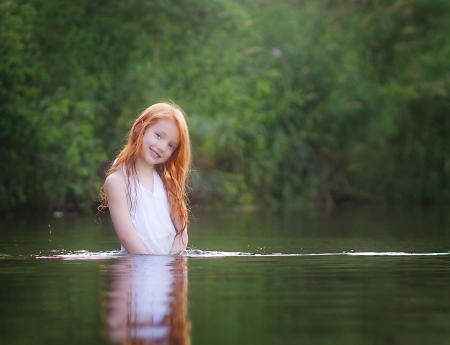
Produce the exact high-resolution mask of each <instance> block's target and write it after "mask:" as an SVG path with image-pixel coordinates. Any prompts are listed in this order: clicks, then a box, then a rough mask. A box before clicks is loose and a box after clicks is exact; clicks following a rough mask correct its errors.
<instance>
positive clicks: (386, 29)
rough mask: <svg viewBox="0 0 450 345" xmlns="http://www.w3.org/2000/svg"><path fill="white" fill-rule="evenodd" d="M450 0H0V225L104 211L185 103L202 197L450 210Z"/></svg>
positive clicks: (238, 203)
mask: <svg viewBox="0 0 450 345" xmlns="http://www.w3.org/2000/svg"><path fill="white" fill-rule="evenodd" d="M448 32H450V3H449V2H448V1H446V0H433V1H425V0H395V1H383V0H379V1H366V0H333V1H331V0H302V1H300V0H286V1H282V2H281V1H271V0H248V1H231V0H217V1H207V0H193V1H189V2H183V1H181V2H178V1H151V2H149V1H144V0H135V1H132V2H130V1H114V2H112V3H110V2H102V1H99V2H95V3H93V2H92V1H88V0H82V1H77V2H64V3H61V2H59V1H49V0H35V1H33V2H26V1H19V0H11V1H8V0H5V1H2V2H1V3H0V37H1V40H0V56H1V57H2V58H1V59H0V99H1V101H0V156H1V157H2V163H1V165H0V215H1V214H3V215H6V216H7V215H13V214H30V215H32V214H53V212H62V213H61V214H62V215H65V214H71V213H73V212H90V211H91V210H92V209H93V208H94V205H95V203H96V200H98V199H99V196H98V191H99V188H100V186H101V184H102V182H103V174H104V171H105V169H106V167H107V166H108V164H109V162H110V161H111V160H112V159H113V157H114V156H115V154H116V153H117V152H118V150H119V148H120V146H121V145H122V143H123V138H124V135H126V132H127V130H126V129H127V128H129V126H130V123H131V122H132V121H133V120H134V118H135V117H136V116H137V115H138V114H139V112H140V111H141V110H142V109H144V108H145V107H146V106H147V105H149V104H152V103H156V102H158V101H163V100H172V101H174V102H175V103H177V104H179V105H180V106H181V107H182V108H183V110H184V111H185V112H186V114H187V120H188V125H189V128H190V132H191V136H192V145H193V153H194V168H195V170H194V172H193V174H192V176H191V180H190V186H191V188H192V190H191V198H192V202H193V204H194V205H206V206H208V207H210V206H215V207H221V206H225V207H230V206H231V207H236V208H238V209H239V208H240V209H252V208H258V207H261V206H264V207H266V206H276V205H282V204H286V205H292V207H298V206H300V205H303V204H307V203H319V204H323V205H325V207H326V208H329V207H333V205H336V204H340V203H349V202H350V203H356V204H357V203H373V204H379V205H389V204H402V203H409V204H414V205H424V204H425V205H429V204H447V203H448V202H449V201H450V135H449V133H450V65H449V63H448V61H450V35H449V34H448Z"/></svg>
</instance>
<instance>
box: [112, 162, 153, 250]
mask: <svg viewBox="0 0 450 345" xmlns="http://www.w3.org/2000/svg"><path fill="white" fill-rule="evenodd" d="M105 192H106V198H107V200H108V207H109V212H110V214H111V219H112V222H113V224H114V228H115V229H116V233H117V237H119V241H120V242H121V243H122V245H123V246H124V247H125V249H126V250H127V252H128V253H130V254H149V253H148V250H147V247H146V246H145V244H144V242H143V241H142V240H141V238H140V237H139V236H138V234H137V233H136V232H135V231H134V228H133V223H132V222H131V217H130V213H129V211H128V206H127V196H126V184H125V176H124V175H123V172H122V169H119V170H117V171H116V172H114V173H112V174H111V175H109V176H108V177H107V178H106V181H105Z"/></svg>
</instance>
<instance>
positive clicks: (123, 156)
mask: <svg viewBox="0 0 450 345" xmlns="http://www.w3.org/2000/svg"><path fill="white" fill-rule="evenodd" d="M163 119H165V120H171V121H173V122H174V123H175V125H176V126H177V128H178V131H179V134H180V143H179V144H178V146H177V148H176V149H175V151H174V152H173V153H172V155H171V156H170V157H169V159H168V160H167V161H165V162H164V163H163V164H157V165H155V170H156V172H157V173H158V174H159V176H160V177H161V180H162V182H163V184H164V188H165V190H166V193H167V199H168V200H169V205H170V217H171V219H172V223H173V224H174V226H175V229H176V231H177V234H179V233H182V232H183V231H184V230H185V229H186V227H187V225H188V221H189V219H188V208H187V186H186V180H187V178H188V175H189V172H190V169H191V142H190V139H189V131H188V127H187V124H186V118H185V115H184V112H183V110H182V109H181V108H180V107H178V106H177V105H175V104H168V103H157V104H153V105H152V106H150V107H148V108H147V109H145V110H144V112H143V113H142V114H141V115H139V117H138V118H137V119H136V121H135V122H134V124H133V126H132V127H131V130H130V134H129V136H128V140H127V143H126V144H125V146H124V147H123V149H122V150H121V151H120V153H119V155H118V156H117V158H116V160H115V161H114V163H113V164H112V165H111V167H110V168H109V170H108V173H107V176H109V175H111V174H112V173H114V172H115V171H117V170H118V169H119V167H121V166H122V164H123V165H124V167H125V169H126V172H127V174H126V175H127V176H128V180H127V183H126V185H127V198H128V199H129V200H130V201H131V208H133V204H134V205H135V201H136V200H134V198H133V197H132V195H133V192H132V191H131V184H130V181H129V179H130V177H132V178H135V179H138V176H137V173H136V165H135V163H136V160H137V158H138V157H139V155H140V154H141V150H142V138H143V136H144V134H145V132H146V131H147V129H148V128H149V127H150V126H152V125H154V124H155V123H156V122H158V121H160V120H163ZM135 194H136V193H134V195H135ZM100 195H101V199H102V204H101V205H100V206H99V210H100V211H102V210H103V209H104V208H106V207H107V206H108V201H107V199H106V194H105V185H103V186H102V188H101V190H100Z"/></svg>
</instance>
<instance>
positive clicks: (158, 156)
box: [100, 103, 191, 255]
mask: <svg viewBox="0 0 450 345" xmlns="http://www.w3.org/2000/svg"><path fill="white" fill-rule="evenodd" d="M190 164H191V147H190V140H189V132H188V128H187V125H186V120H185V116H184V113H183V111H182V110H181V109H180V108H178V107H177V106H174V105H170V104H166V103H158V104H154V105H152V106H150V107H149V108H147V109H146V110H145V111H144V112H143V113H142V114H141V115H140V116H139V117H138V118H137V119H136V121H135V122H134V124H133V127H132V128H131V131H130V134H129V138H128V142H127V143H126V145H125V147H124V148H123V149H122V151H120V153H119V155H118V156H117V158H116V160H115V161H114V163H113V164H112V166H111V167H110V169H109V171H108V176H107V178H106V181H105V183H104V185H103V186H102V189H101V195H102V205H101V206H100V207H101V208H105V207H109V210H110V214H111V219H112V221H113V224H114V228H115V230H116V233H117V236H118V237H119V240H120V242H121V244H122V248H121V253H122V254H127V253H129V254H157V255H167V254H177V253H179V252H181V251H182V250H184V249H186V245H187V242H188V235H187V224H188V211H187V206H186V199H187V196H186V178H187V176H188V174H189V169H190Z"/></svg>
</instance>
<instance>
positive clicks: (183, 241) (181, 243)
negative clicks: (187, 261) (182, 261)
mask: <svg viewBox="0 0 450 345" xmlns="http://www.w3.org/2000/svg"><path fill="white" fill-rule="evenodd" d="M187 243H188V233H187V228H185V229H184V231H183V233H182V234H181V235H180V234H178V235H176V236H175V239H174V240H173V244H172V250H171V251H170V255H174V254H178V253H179V252H181V251H182V250H185V249H186V246H187Z"/></svg>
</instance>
